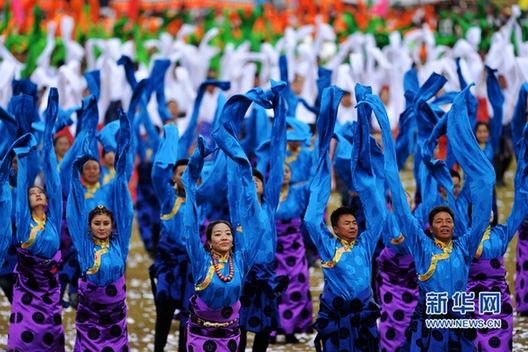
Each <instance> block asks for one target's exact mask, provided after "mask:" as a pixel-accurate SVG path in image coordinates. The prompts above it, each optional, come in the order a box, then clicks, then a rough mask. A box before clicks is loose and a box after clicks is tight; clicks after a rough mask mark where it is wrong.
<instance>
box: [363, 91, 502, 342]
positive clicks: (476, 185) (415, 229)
mask: <svg viewBox="0 0 528 352" xmlns="http://www.w3.org/2000/svg"><path fill="white" fill-rule="evenodd" d="M468 89H469V87H468V88H466V89H465V90H463V91H462V92H461V93H459V94H458V95H457V97H456V98H455V101H454V103H453V106H452V108H451V110H450V111H449V112H448V113H447V115H446V116H445V117H443V118H442V119H440V121H439V122H438V124H437V126H435V129H436V128H446V127H447V134H448V138H449V141H450V142H451V143H452V147H453V150H454V152H455V153H456V155H457V156H458V158H459V161H460V164H461V166H462V167H463V168H464V170H466V174H467V175H468V177H467V179H468V181H466V182H468V183H469V187H470V193H471V200H472V203H473V206H474V207H475V208H476V209H479V212H478V213H477V212H473V214H472V227H471V229H470V230H469V231H468V232H467V233H466V234H465V235H463V236H459V238H458V239H456V240H453V232H454V213H453V211H452V210H451V209H450V208H449V207H448V206H444V205H441V206H437V207H435V208H433V209H432V210H431V212H430V213H429V224H430V226H431V232H432V234H433V239H431V238H429V237H427V236H426V235H425V234H424V232H423V230H422V229H421V228H420V226H419V225H418V223H417V221H416V219H415V218H414V217H413V216H412V214H411V213H410V210H409V209H408V206H407V201H406V198H405V194H404V191H403V187H402V186H401V181H400V179H399V174H398V171H397V169H396V153H395V151H394V142H393V140H392V138H389V136H390V132H388V131H389V128H390V127H388V124H386V123H385V121H384V119H385V117H384V111H383V109H381V108H380V107H379V106H378V105H376V104H379V101H377V99H375V97H372V98H371V99H372V102H369V103H370V104H371V105H372V106H373V107H374V110H375V112H376V115H377V116H378V120H379V121H380V125H381V126H382V131H383V132H382V135H383V144H384V146H385V158H386V160H388V161H389V162H388V163H386V164H385V165H386V175H387V179H388V181H389V185H390V189H391V193H392V197H393V198H392V199H393V204H394V205H395V206H398V207H399V208H400V209H401V210H402V211H401V212H398V213H397V219H398V224H399V225H400V228H401V229H402V232H403V233H405V234H406V236H407V237H406V242H407V246H408V247H409V250H410V252H411V254H412V255H413V257H414V260H415V265H416V271H417V273H418V280H419V281H418V282H419V285H420V297H419V302H418V305H417V307H416V310H415V313H414V314H413V316H412V321H411V325H410V328H409V335H408V336H407V341H406V343H405V344H404V345H403V347H402V351H415V350H421V349H427V350H437V349H438V350H440V349H447V348H448V347H447V346H449V348H450V349H453V348H454V349H455V350H460V351H466V350H469V351H471V350H473V343H472V340H474V339H475V337H476V332H475V331H474V330H472V329H468V330H467V331H464V332H463V331H459V330H449V329H429V328H428V327H427V326H425V324H424V320H425V319H426V318H427V317H428V316H429V315H430V314H431V311H430V310H429V307H427V310H426V297H434V296H427V294H428V293H431V294H432V295H434V294H435V293H438V292H446V293H447V297H446V299H445V303H446V305H445V310H444V309H442V310H441V311H440V313H441V314H440V315H439V316H436V317H438V318H452V319H453V318H454V319H457V318H463V317H465V316H467V315H466V314H465V313H466V312H465V311H460V310H457V309H454V308H456V307H454V305H453V304H452V302H453V301H452V300H451V298H452V297H453V295H454V294H455V293H456V292H466V286H467V280H468V274H469V266H470V264H471V261H472V260H473V258H474V256H475V253H476V252H477V247H478V245H479V243H480V239H481V238H482V236H483V234H484V230H485V228H486V226H487V224H488V220H489V215H488V216H487V217H484V216H483V214H490V213H491V189H492V187H493V177H494V173H493V168H492V166H491V164H490V163H489V161H488V159H487V158H486V156H485V155H484V153H483V152H482V150H481V149H480V147H479V146H478V144H477V143H476V141H475V139H474V137H473V132H472V130H471V127H470V126H469V119H468V117H467V107H466V95H467V94H468ZM465 155H471V158H468V157H465ZM390 165H393V166H392V167H391V166H390ZM387 166H388V167H387ZM430 253H432V255H431V254H430ZM428 299H429V298H428ZM442 302H444V301H440V304H442Z"/></svg>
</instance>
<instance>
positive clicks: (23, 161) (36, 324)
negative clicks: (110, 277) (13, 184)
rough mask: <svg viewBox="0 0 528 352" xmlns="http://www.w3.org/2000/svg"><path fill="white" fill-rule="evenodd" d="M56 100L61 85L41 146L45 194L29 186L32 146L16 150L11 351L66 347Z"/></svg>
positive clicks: (50, 106)
mask: <svg viewBox="0 0 528 352" xmlns="http://www.w3.org/2000/svg"><path fill="white" fill-rule="evenodd" d="M58 101H59V97H58V93H57V90H56V89H55V88H52V89H51V91H50V95H49V100H48V109H47V113H46V121H45V129H44V136H43V149H42V155H43V158H44V161H43V169H44V177H45V180H46V191H47V194H46V192H45V191H44V190H43V189H42V188H40V187H36V186H31V187H28V186H29V185H28V168H29V167H30V166H29V165H28V159H27V158H26V157H24V156H25V155H27V153H28V152H29V150H22V149H18V150H15V152H16V153H17V159H18V173H17V186H18V187H17V200H16V201H17V203H18V204H17V212H16V225H17V234H16V235H17V240H18V243H19V244H20V246H18V247H17V253H18V264H17V266H16V268H15V275H16V283H15V287H14V292H13V306H12V309H11V318H10V324H9V336H8V340H7V350H8V351H9V350H21V351H31V350H33V351H64V328H63V326H62V306H61V304H60V285H59V277H58V271H59V265H60V263H61V252H60V251H59V244H60V234H59V231H60V228H61V219H62V218H61V217H62V193H61V183H60V178H59V173H58V171H57V159H56V157H55V153H54V152H53V138H52V129H53V124H54V123H55V119H56V118H57V112H58ZM46 208H47V209H48V212H47V213H46V212H45V210H46Z"/></svg>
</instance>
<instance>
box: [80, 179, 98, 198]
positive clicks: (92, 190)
mask: <svg viewBox="0 0 528 352" xmlns="http://www.w3.org/2000/svg"><path fill="white" fill-rule="evenodd" d="M84 187H85V188H86V194H85V195H84V197H85V198H93V195H94V193H95V192H97V190H98V189H99V188H101V184H100V183H99V182H97V183H96V184H94V185H93V186H88V185H85V186H84Z"/></svg>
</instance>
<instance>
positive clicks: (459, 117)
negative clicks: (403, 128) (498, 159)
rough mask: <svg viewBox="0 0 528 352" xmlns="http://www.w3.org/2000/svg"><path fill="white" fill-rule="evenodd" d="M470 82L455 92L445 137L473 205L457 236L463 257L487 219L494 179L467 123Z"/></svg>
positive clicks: (471, 254)
mask: <svg viewBox="0 0 528 352" xmlns="http://www.w3.org/2000/svg"><path fill="white" fill-rule="evenodd" d="M471 86H472V85H469V86H468V87H466V88H465V89H464V90H463V91H462V92H460V93H459V94H458V95H457V97H456V98H455V101H454V102H453V106H452V107H451V109H450V110H449V112H448V113H447V137H448V139H449V141H450V143H451V145H452V147H453V151H454V153H455V154H456V155H457V156H458V161H459V163H460V166H461V167H462V168H463V169H464V171H465V172H466V182H469V186H470V193H471V203H472V209H473V211H472V214H471V229H470V231H469V232H468V233H467V234H465V235H464V236H462V237H460V238H459V241H460V243H461V244H462V245H464V246H466V248H467V250H468V257H467V258H466V259H467V260H469V261H471V260H472V259H473V257H474V256H475V253H476V251H477V248H478V246H479V244H480V240H481V239H482V236H483V235H484V231H485V230H486V227H487V226H488V223H489V217H490V214H491V199H492V190H493V186H494V182H495V171H494V170H493V167H492V166H491V164H490V162H489V160H488V158H487V157H486V156H485V155H484V152H483V151H482V149H480V146H479V145H478V143H477V141H476V139H475V136H474V134H473V131H472V129H471V126H470V123H469V118H468V115H467V114H468V110H467V98H466V97H467V94H469V88H470V87H471Z"/></svg>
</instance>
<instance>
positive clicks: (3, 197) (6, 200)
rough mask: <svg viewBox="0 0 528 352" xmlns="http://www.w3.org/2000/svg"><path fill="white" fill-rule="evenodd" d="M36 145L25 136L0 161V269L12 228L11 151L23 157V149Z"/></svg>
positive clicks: (30, 138) (29, 136)
mask: <svg viewBox="0 0 528 352" xmlns="http://www.w3.org/2000/svg"><path fill="white" fill-rule="evenodd" d="M6 137H7V136H6ZM36 144H37V141H36V140H35V138H34V137H33V135H31V134H25V135H23V136H22V137H20V138H19V139H17V140H16V141H15V142H14V143H13V144H12V145H11V146H10V147H9V148H8V149H7V151H6V152H5V154H4V156H3V158H2V160H1V161H0V213H1V214H3V216H2V217H1V218H0V267H1V266H2V263H3V262H4V258H5V255H6V253H7V250H8V248H9V244H10V243H11V240H12V236H13V227H12V224H11V216H10V214H11V212H12V207H13V195H12V191H11V187H10V186H9V170H10V168H11V161H12V159H13V151H14V150H19V155H23V153H24V149H25V150H30V149H33V148H35V146H36ZM26 193H27V190H26Z"/></svg>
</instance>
